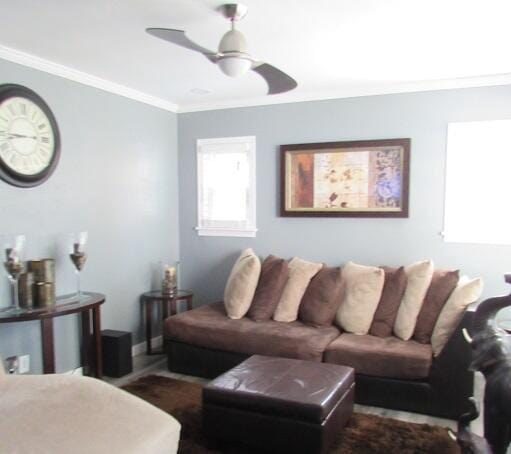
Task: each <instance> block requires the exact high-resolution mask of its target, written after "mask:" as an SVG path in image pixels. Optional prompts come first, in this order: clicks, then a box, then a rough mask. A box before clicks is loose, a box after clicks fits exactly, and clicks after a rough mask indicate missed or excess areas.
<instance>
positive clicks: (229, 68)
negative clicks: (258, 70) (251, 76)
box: [218, 57, 252, 77]
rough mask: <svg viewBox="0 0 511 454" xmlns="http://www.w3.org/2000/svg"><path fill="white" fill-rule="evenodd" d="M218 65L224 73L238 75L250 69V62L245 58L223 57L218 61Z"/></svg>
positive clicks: (230, 75)
mask: <svg viewBox="0 0 511 454" xmlns="http://www.w3.org/2000/svg"><path fill="white" fill-rule="evenodd" d="M218 66H219V67H220V69H221V70H222V72H223V73H224V74H225V75H227V76H229V77H239V76H241V75H243V74H245V73H246V72H247V71H248V70H249V69H250V67H251V66H252V62H251V61H250V60H248V59H246V58H240V57H223V58H222V59H220V60H219V61H218Z"/></svg>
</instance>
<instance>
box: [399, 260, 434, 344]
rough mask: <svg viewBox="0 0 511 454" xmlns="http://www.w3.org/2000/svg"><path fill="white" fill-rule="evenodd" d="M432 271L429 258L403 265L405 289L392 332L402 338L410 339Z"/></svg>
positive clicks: (431, 263)
mask: <svg viewBox="0 0 511 454" xmlns="http://www.w3.org/2000/svg"><path fill="white" fill-rule="evenodd" d="M433 271H434V267H433V262H432V261H431V260H425V261H423V262H416V263H412V264H411V265H408V266H407V267H405V273H406V278H407V284H406V290H405V294H404V295H403V299H402V300H401V304H400V305H399V309H398V311H397V317H396V322H395V323H394V334H395V335H396V336H397V337H399V338H401V339H403V340H410V338H411V337H412V335H413V332H414V330H415V325H416V323H417V317H418V316H419V312H420V310H421V307H422V303H423V302H424V297H425V296H426V293H427V291H428V288H429V284H431V278H432V277H433Z"/></svg>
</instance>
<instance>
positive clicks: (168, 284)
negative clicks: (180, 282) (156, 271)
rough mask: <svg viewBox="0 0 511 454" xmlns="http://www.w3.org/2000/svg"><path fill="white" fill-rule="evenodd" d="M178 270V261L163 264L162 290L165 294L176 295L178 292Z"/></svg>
mask: <svg viewBox="0 0 511 454" xmlns="http://www.w3.org/2000/svg"><path fill="white" fill-rule="evenodd" d="M177 272H178V264H177V263H174V264H164V265H163V267H162V282H161V291H162V293H163V294H164V295H170V296H174V295H175V294H176V293H177Z"/></svg>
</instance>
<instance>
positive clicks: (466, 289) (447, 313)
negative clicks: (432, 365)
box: [431, 276, 483, 356]
mask: <svg viewBox="0 0 511 454" xmlns="http://www.w3.org/2000/svg"><path fill="white" fill-rule="evenodd" d="M481 293H483V281H482V279H480V278H477V279H472V280H469V279H468V278H467V277H466V276H463V277H461V278H460V281H459V283H458V285H457V286H456V288H455V289H454V290H453V292H452V293H451V296H449V299H448V300H447V302H446V303H445V305H444V307H443V309H442V311H441V312H440V315H439V316H438V320H437V321H436V323H435V327H434V329H433V334H432V336H431V346H432V348H433V354H434V355H435V356H438V355H439V354H440V352H441V351H442V349H443V348H444V346H445V344H447V341H448V340H449V338H450V337H451V334H452V333H453V332H454V330H455V329H456V327H457V326H458V324H459V322H460V321H461V319H462V318H463V314H464V312H465V309H466V307H467V306H468V305H469V304H471V303H473V302H475V301H477V300H478V299H479V297H480V296H481Z"/></svg>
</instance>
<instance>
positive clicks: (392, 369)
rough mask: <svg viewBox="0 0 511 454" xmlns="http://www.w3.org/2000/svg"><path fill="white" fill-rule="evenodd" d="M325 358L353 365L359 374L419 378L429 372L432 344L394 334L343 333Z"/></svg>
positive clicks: (335, 362)
mask: <svg viewBox="0 0 511 454" xmlns="http://www.w3.org/2000/svg"><path fill="white" fill-rule="evenodd" d="M324 361H325V362H327V363H333V364H342V365H344V366H350V367H353V368H354V369H355V372H356V373H357V374H364V375H372V376H376V377H391V378H404V379H420V378H426V377H428V376H429V371H430V368H431V363H432V351H431V345H428V344H420V343H419V342H415V341H413V340H410V341H403V340H401V339H398V338H397V337H394V336H391V337H385V338H382V337H376V336H371V335H370V334H366V335H364V336H359V335H356V334H350V333H344V334H342V335H341V336H339V337H338V338H337V339H336V340H334V341H333V342H332V343H331V344H330V345H329V346H328V347H327V349H326V351H325V356H324Z"/></svg>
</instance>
